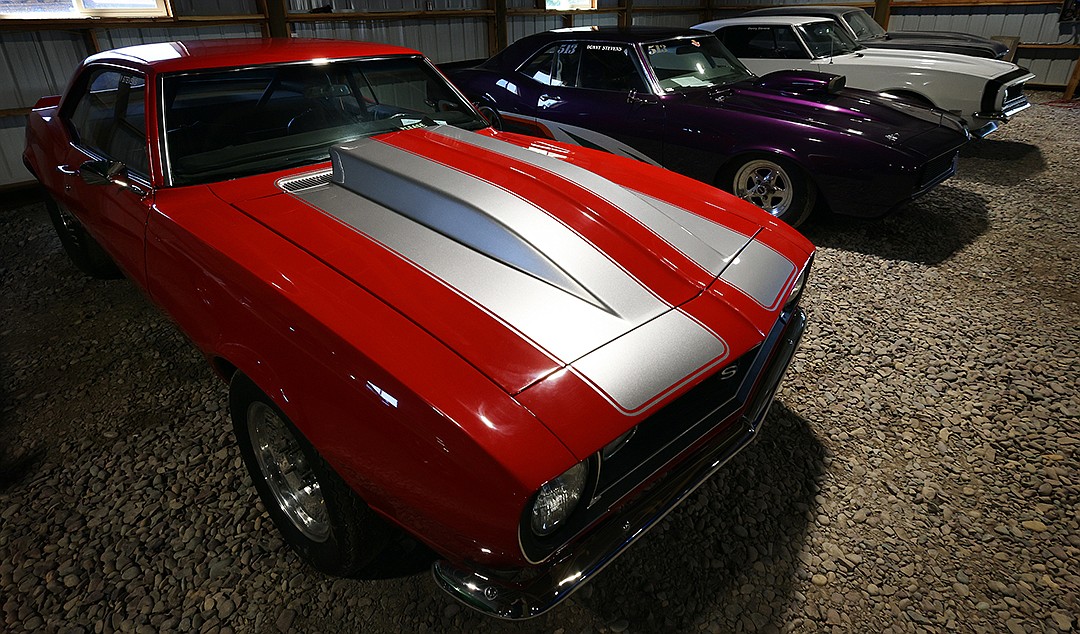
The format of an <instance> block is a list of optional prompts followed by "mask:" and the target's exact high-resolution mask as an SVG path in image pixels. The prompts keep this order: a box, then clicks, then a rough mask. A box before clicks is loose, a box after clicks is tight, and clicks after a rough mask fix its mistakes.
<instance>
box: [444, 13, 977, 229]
mask: <svg viewBox="0 0 1080 634" xmlns="http://www.w3.org/2000/svg"><path fill="white" fill-rule="evenodd" d="M450 75H451V77H452V79H453V80H454V82H455V83H456V84H457V85H458V86H459V87H460V88H461V89H462V90H463V91H464V92H465V94H466V95H467V96H468V97H469V98H470V99H472V100H473V101H475V102H476V103H477V105H478V106H479V107H480V110H481V112H482V113H484V115H485V116H486V117H487V118H488V119H489V120H490V121H491V122H492V124H493V125H494V126H495V127H497V128H503V129H506V130H512V131H515V132H524V133H527V134H533V135H536V136H544V137H549V138H554V139H558V140H561V141H569V142H572V143H577V144H579V145H585V146H589V147H594V148H600V149H604V150H607V151H609V152H613V153H616V154H623V155H628V156H632V157H635V158H638V159H640V160H643V161H648V162H654V163H659V164H660V165H663V166H664V167H667V168H669V169H672V170H674V171H676V172H680V173H682V174H686V175H688V176H692V177H694V178H697V179H699V180H702V181H705V182H708V183H712V184H715V185H717V186H718V187H720V188H721V189H725V190H727V191H730V192H732V193H734V194H736V195H737V196H740V197H742V198H745V199H747V200H749V201H751V202H753V203H754V204H756V205H758V206H759V207H762V208H763V209H765V210H766V211H768V212H770V213H772V214H773V215H774V216H776V217H778V218H780V219H782V220H784V221H786V222H788V223H790V224H792V225H798V224H800V223H801V222H803V221H804V220H805V219H806V218H807V216H809V215H810V212H811V211H812V210H813V209H814V207H815V204H816V203H818V202H821V203H824V205H825V206H827V207H828V208H829V209H831V210H832V211H833V212H835V213H838V214H845V215H852V216H862V217H876V216H881V215H883V214H885V213H887V212H889V211H890V210H891V209H893V208H895V207H896V206H898V205H900V204H902V203H904V202H906V201H908V200H911V199H912V198H914V197H916V196H918V195H920V194H923V193H925V192H927V191H928V190H930V189H931V188H932V187H934V186H935V185H937V184H938V183H940V182H942V181H943V180H945V179H946V178H948V177H949V176H951V175H952V174H953V173H954V171H955V169H956V157H957V153H958V150H959V148H960V146H961V145H963V144H964V143H965V142H966V141H967V139H968V135H967V132H966V130H965V128H964V127H963V125H962V124H961V123H960V122H959V120H958V119H957V118H955V117H954V116H952V115H950V114H948V113H945V112H942V111H940V110H931V109H928V108H925V107H922V106H919V105H916V104H912V103H907V102H904V101H900V100H896V99H890V98H886V97H883V96H881V95H878V94H876V93H870V92H865V91H860V90H853V89H848V88H844V78H843V77H840V76H837V75H829V74H823V73H815V72H808V71H781V72H776V73H771V74H769V75H766V76H765V77H757V76H755V75H754V74H753V73H751V72H750V71H749V70H747V69H746V67H745V66H743V65H742V64H741V63H740V62H739V60H737V59H736V58H735V57H734V56H732V55H731V53H729V52H728V51H727V49H725V48H724V45H723V44H721V43H720V41H719V40H717V39H716V38H715V37H714V36H713V35H712V34H708V33H704V32H701V31H689V30H684V29H659V28H632V29H616V28H596V27H590V28H586V29H563V30H558V31H549V32H546V33H538V34H536V35H532V36H530V37H526V38H523V39H520V40H518V41H517V42H515V43H514V44H512V45H510V46H509V47H507V48H506V49H505V50H503V51H502V52H500V53H499V54H497V55H496V56H494V57H492V58H491V59H489V60H487V61H486V62H484V63H482V64H481V65H479V66H477V67H475V68H468V69H461V70H457V71H454V72H451V73H450Z"/></svg>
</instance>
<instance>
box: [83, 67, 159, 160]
mask: <svg viewBox="0 0 1080 634" xmlns="http://www.w3.org/2000/svg"><path fill="white" fill-rule="evenodd" d="M68 112H70V116H69V117H68V124H69V126H70V127H71V131H72V133H73V134H74V136H75V139H76V141H77V142H78V144H79V145H80V146H82V147H83V148H85V149H87V150H89V151H90V152H91V153H94V154H100V155H102V156H104V157H106V158H109V159H112V160H114V161H120V162H121V163H123V164H124V165H126V166H127V168H128V169H129V170H131V171H133V172H136V173H139V174H143V175H147V174H149V172H150V168H149V165H150V163H149V159H148V156H147V143H146V80H145V78H144V77H143V76H142V75H140V74H138V73H135V72H133V71H128V70H121V69H116V68H97V69H92V70H90V71H89V74H88V75H87V77H86V80H85V81H84V82H82V88H81V90H80V91H79V92H78V100H77V101H76V103H75V106H74V107H72V108H71V109H70V110H69V111H68Z"/></svg>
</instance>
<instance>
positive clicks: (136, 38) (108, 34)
mask: <svg viewBox="0 0 1080 634" xmlns="http://www.w3.org/2000/svg"><path fill="white" fill-rule="evenodd" d="M94 36H95V37H96V38H97V41H98V46H100V47H101V48H102V49H103V50H104V49H110V48H119V47H121V46H134V45H136V44H152V43H155V42H174V41H176V40H220V39H223V38H227V37H262V29H260V28H259V26H258V25H256V24H228V25H222V26H199V27H187V26H185V27H168V28H164V27H157V28H148V29H95V30H94Z"/></svg>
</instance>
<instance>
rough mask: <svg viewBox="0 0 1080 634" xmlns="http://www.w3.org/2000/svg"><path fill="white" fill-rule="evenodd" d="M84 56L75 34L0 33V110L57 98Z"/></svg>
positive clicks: (84, 46) (79, 40) (26, 106)
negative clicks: (49, 97)
mask: <svg viewBox="0 0 1080 634" xmlns="http://www.w3.org/2000/svg"><path fill="white" fill-rule="evenodd" d="M87 53H88V51H87V47H86V42H85V41H84V40H83V38H82V36H81V35H79V34H78V33H71V32H68V31H32V32H31V31H0V109H3V110H7V109H13V108H29V107H30V106H32V105H34V103H36V102H37V100H38V98H39V97H43V96H45V95H56V94H59V93H60V92H62V91H63V89H64V87H65V86H66V85H67V82H68V79H69V78H70V77H71V73H72V71H74V70H75V67H76V66H78V65H79V62H81V61H82V60H83V59H84V58H85V57H86V55H87Z"/></svg>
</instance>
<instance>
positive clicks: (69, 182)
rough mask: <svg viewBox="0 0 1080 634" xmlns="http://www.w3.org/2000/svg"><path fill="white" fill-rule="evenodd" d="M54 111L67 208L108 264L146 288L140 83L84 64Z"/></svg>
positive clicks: (145, 152)
mask: <svg viewBox="0 0 1080 634" xmlns="http://www.w3.org/2000/svg"><path fill="white" fill-rule="evenodd" d="M75 86H76V87H77V88H76V91H75V92H73V93H72V95H71V96H73V97H75V100H74V101H73V102H71V103H67V102H66V103H65V104H64V106H63V108H62V109H61V112H60V118H61V119H62V120H63V122H64V124H65V126H66V129H67V132H68V134H69V135H70V136H71V143H70V144H69V145H68V146H66V148H65V149H64V150H62V151H61V154H60V155H59V156H58V157H57V167H56V169H57V170H59V171H60V172H61V174H60V177H61V179H62V180H63V193H62V194H61V196H60V199H59V200H58V202H60V203H61V204H63V205H65V206H66V207H68V209H70V210H71V211H72V212H73V213H74V215H75V216H76V217H77V218H78V219H79V221H80V222H81V223H82V224H83V225H84V226H85V227H86V229H87V230H88V231H89V232H90V233H91V235H93V236H94V238H95V239H96V240H97V241H98V242H99V243H100V244H101V246H102V247H103V248H104V249H105V250H106V251H108V253H109V255H110V256H111V257H112V258H113V261H115V262H116V264H117V265H118V266H119V267H120V268H121V270H123V271H124V273H125V274H127V275H128V276H129V277H130V278H132V279H133V281H135V282H136V283H137V284H139V285H140V286H145V279H144V277H145V262H144V255H145V249H144V240H145V229H146V218H147V215H148V214H149V212H150V207H151V204H152V202H153V197H152V195H151V193H152V190H151V187H150V177H149V173H150V167H149V158H148V157H149V146H148V143H147V135H146V107H145V104H146V82H145V77H144V76H143V75H142V74H141V73H139V72H137V71H134V70H130V69H124V68H119V67H116V66H89V67H87V68H86V69H85V70H84V71H83V73H82V75H80V77H79V79H78V80H77V81H76V83H75Z"/></svg>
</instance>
